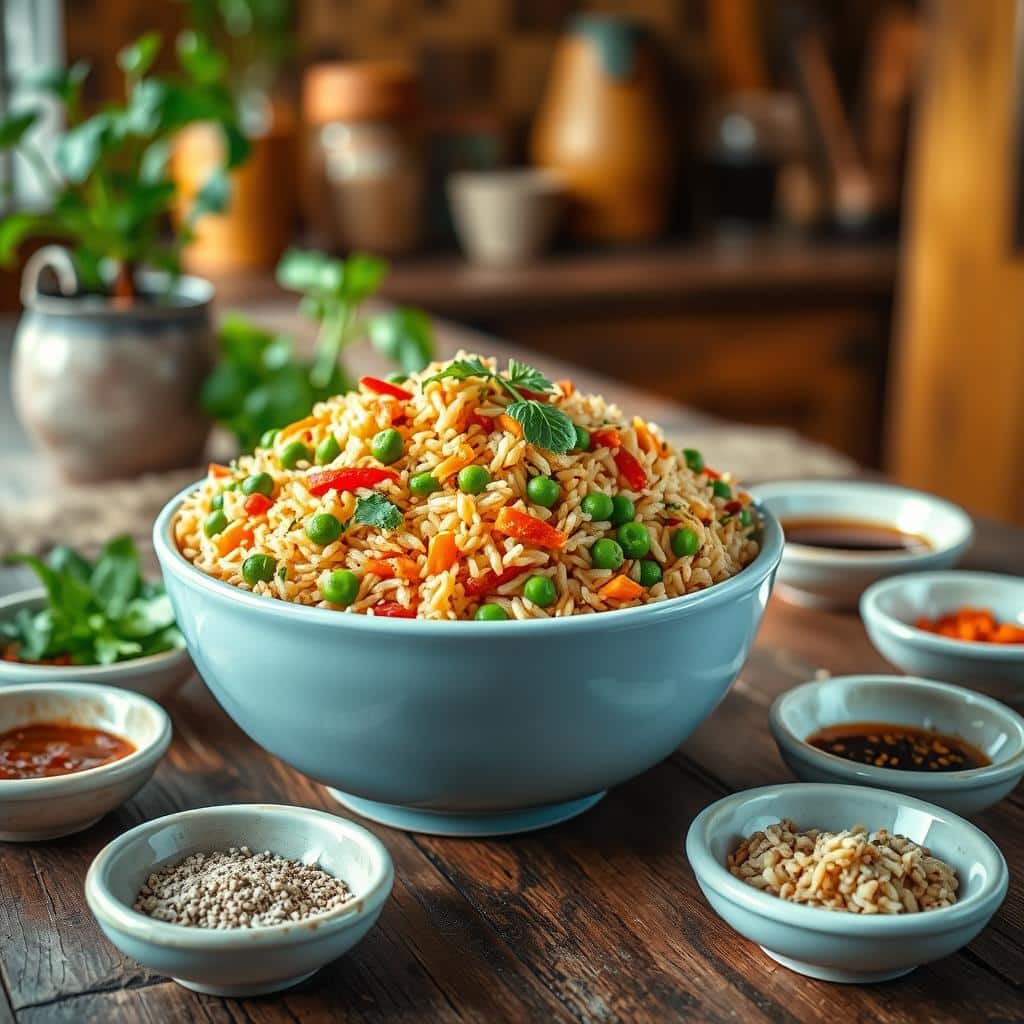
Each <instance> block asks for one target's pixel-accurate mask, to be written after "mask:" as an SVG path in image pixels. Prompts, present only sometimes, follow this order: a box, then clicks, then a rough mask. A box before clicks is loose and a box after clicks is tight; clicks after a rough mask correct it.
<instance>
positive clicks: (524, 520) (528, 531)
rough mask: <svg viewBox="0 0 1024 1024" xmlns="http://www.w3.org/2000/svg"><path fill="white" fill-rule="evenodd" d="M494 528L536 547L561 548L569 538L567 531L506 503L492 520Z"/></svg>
mask: <svg viewBox="0 0 1024 1024" xmlns="http://www.w3.org/2000/svg"><path fill="white" fill-rule="evenodd" d="M494 528H495V529H496V530H498V531H499V532H501V533H506V534H508V536H510V537H515V538H516V539H517V540H521V541H523V542H524V543H525V544H532V545H534V546H535V547H538V548H561V547H564V546H565V542H566V541H567V540H568V539H569V535H568V534H567V533H563V532H562V531H561V530H558V529H555V527H553V526H551V525H550V524H549V523H546V522H544V520H543V519H538V518H537V517H536V516H531V515H528V514H527V513H526V512H520V511H519V509H516V508H512V507H511V506H509V505H506V506H505V507H504V508H503V509H502V510H501V511H500V512H499V513H498V518H497V519H496V520H495V521H494Z"/></svg>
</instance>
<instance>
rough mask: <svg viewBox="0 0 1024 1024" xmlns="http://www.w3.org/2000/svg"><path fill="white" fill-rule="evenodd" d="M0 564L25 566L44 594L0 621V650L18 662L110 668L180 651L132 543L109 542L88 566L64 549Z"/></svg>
mask: <svg viewBox="0 0 1024 1024" xmlns="http://www.w3.org/2000/svg"><path fill="white" fill-rule="evenodd" d="M5 561H6V562H8V563H21V564H23V565H27V566H29V567H30V568H31V569H32V570H33V571H34V572H35V574H36V576H38V577H39V581H40V582H41V583H42V585H43V588H44V589H45V591H46V607H44V608H42V609H39V610H38V611H33V610H31V609H28V608H22V609H21V610H20V611H19V612H18V613H17V614H16V615H15V616H14V618H13V619H9V620H7V621H4V622H0V650H2V649H7V650H9V651H10V654H11V655H13V657H15V658H16V659H18V660H19V661H49V660H52V659H55V658H70V660H71V662H72V664H75V665H110V664H112V663H113V662H116V661H127V660H129V659H131V658H141V657H144V656H146V655H148V654H158V653H160V652H161V651H169V650H173V649H174V648H178V647H183V646H184V643H185V641H184V639H183V638H182V635H181V633H180V632H179V631H178V627H177V626H176V625H175V623H174V611H173V609H172V608H171V602H170V600H169V598H168V597H167V595H166V594H165V593H164V588H163V586H162V584H159V583H147V582H145V581H144V580H143V579H142V575H141V573H140V571H139V554H138V551H137V550H136V547H135V543H134V542H133V541H132V539H131V537H127V536H125V537H116V538H115V539H114V540H112V541H111V542H110V543H109V544H107V545H106V546H105V547H104V548H103V550H102V551H101V552H100V553H99V555H98V556H97V558H96V561H95V562H90V561H89V560H88V559H86V558H84V557H83V556H82V555H80V554H79V553H78V552H77V551H75V550H74V549H73V548H69V547H65V546H63V545H62V546H60V547H55V548H54V549H53V550H52V551H51V552H50V554H49V556H48V557H47V558H46V559H45V560H43V559H41V558H36V557H35V556H33V555H12V556H10V557H9V558H7V559H5Z"/></svg>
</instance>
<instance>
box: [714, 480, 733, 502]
mask: <svg viewBox="0 0 1024 1024" xmlns="http://www.w3.org/2000/svg"><path fill="white" fill-rule="evenodd" d="M711 490H712V491H713V492H714V495H715V497H716V498H726V499H728V498H731V497H732V488H731V487H730V486H729V485H728V484H727V483H726V482H725V481H724V480H712V481H711Z"/></svg>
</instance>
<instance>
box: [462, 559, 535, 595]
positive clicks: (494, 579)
mask: <svg viewBox="0 0 1024 1024" xmlns="http://www.w3.org/2000/svg"><path fill="white" fill-rule="evenodd" d="M529 571H530V570H529V566H525V565H514V566H512V568H511V569H505V570H504V571H503V572H485V573H484V574H483V576H477V577H476V579H473V578H472V577H470V579H468V580H466V583H465V590H466V596H467V597H483V596H484V594H493V593H494V592H495V591H496V590H497V589H498V587H503V586H504V585H505V584H506V583H511V582H512V581H513V580H514V579H515V578H516V577H517V576H522V575H523V573H524V572H529Z"/></svg>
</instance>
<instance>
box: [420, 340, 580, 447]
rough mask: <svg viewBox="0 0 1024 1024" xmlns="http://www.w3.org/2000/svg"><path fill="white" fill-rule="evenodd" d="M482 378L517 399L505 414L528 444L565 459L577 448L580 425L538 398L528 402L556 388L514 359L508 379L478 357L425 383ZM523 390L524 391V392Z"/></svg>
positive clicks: (451, 366)
mask: <svg viewBox="0 0 1024 1024" xmlns="http://www.w3.org/2000/svg"><path fill="white" fill-rule="evenodd" d="M470 377H482V378H483V379H484V380H493V381H494V382H495V383H496V384H498V385H499V386H500V387H501V388H502V389H503V390H504V391H505V392H507V393H508V394H509V395H510V396H511V397H512V399H513V401H512V403H511V405H509V406H508V408H507V409H506V410H505V412H506V413H508V415H509V416H511V417H512V419H514V420H516V421H517V422H519V423H520V424H521V425H522V428H523V437H524V439H525V440H526V442H527V443H528V444H532V445H536V446H537V447H538V448H546V449H547V450H548V451H549V452H555V453H556V454H558V455H562V454H564V453H565V452H568V451H571V450H572V449H573V448H574V447H575V445H576V425H575V424H574V423H573V422H572V420H571V419H569V417H568V416H566V414H565V413H564V412H562V410H561V409H559V408H558V407H557V406H554V405H552V404H551V403H550V402H542V401H540V400H539V399H536V398H527V397H525V395H524V392H528V393H530V394H531V395H533V394H547V393H549V392H551V391H554V388H555V386H554V384H552V383H551V381H550V380H548V378H547V377H545V376H544V374H543V373H541V372H540V370H538V369H535V368H534V367H532V366H528V365H527V364H526V363H520V362H519V361H518V360H516V359H510V360H509V362H508V370H507V371H506V373H505V374H504V375H502V374H500V373H495V372H494V371H493V370H490V369H488V368H487V367H486V366H484V364H483V363H482V362H481V361H480V359H478V358H477V357H476V356H473V357H471V358H469V359H456V360H454V361H453V362H452V363H450V364H449V365H448V366H446V367H445V368H444V369H443V370H442V371H441V372H440V373H435V374H434V375H433V376H432V377H428V378H427V379H426V380H425V381H423V386H424V387H426V385H428V384H430V383H431V382H433V381H435V380H445V379H446V378H451V379H454V380H468V379H469V378H470ZM520 389H522V390H520Z"/></svg>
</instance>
